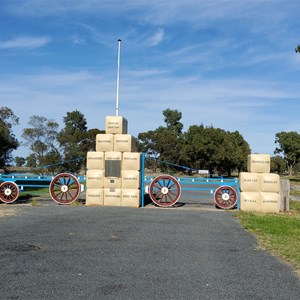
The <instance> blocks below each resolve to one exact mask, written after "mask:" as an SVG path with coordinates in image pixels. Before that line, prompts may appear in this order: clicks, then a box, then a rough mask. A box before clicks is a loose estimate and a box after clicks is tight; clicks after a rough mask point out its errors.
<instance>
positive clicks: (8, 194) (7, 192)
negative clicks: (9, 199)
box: [4, 189, 12, 196]
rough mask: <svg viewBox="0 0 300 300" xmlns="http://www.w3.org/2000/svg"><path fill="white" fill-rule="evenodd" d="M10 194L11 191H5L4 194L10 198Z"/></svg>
mask: <svg viewBox="0 0 300 300" xmlns="http://www.w3.org/2000/svg"><path fill="white" fill-rule="evenodd" d="M11 193H12V191H11V189H5V191H4V194H5V196H10V195H11Z"/></svg>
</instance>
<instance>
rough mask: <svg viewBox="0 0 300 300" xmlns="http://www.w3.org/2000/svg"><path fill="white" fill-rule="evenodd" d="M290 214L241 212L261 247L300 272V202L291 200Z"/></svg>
mask: <svg viewBox="0 0 300 300" xmlns="http://www.w3.org/2000/svg"><path fill="white" fill-rule="evenodd" d="M290 210H291V212H290V213H288V214H277V215H276V214H262V213H248V212H239V213H238V218H239V220H240V222H241V223H242V224H243V226H244V227H245V229H246V230H248V231H250V232H251V233H253V234H255V235H256V236H257V238H258V241H259V247H260V248H261V249H264V250H267V251H269V252H271V253H272V254H274V255H276V256H278V257H280V258H282V259H283V260H284V261H286V262H288V263H290V264H291V265H293V267H294V268H295V270H296V271H297V272H298V274H300V251H299V250H300V203H299V202H295V201H291V202H290Z"/></svg>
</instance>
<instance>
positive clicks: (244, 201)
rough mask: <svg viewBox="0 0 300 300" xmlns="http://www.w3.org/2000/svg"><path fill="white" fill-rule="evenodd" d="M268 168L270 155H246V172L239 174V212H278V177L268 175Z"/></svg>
mask: <svg viewBox="0 0 300 300" xmlns="http://www.w3.org/2000/svg"><path fill="white" fill-rule="evenodd" d="M270 166H271V158H270V155H268V154H250V155H248V163H247V171H248V172H241V173H240V174H239V182H240V190H241V210H245V211H260V212H274V213H276V212H279V209H280V177H279V175H277V174H272V173H270Z"/></svg>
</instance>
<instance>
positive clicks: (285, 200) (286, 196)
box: [279, 179, 290, 212]
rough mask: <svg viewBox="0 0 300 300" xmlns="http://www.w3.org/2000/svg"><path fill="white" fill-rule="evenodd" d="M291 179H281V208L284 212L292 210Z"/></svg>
mask: <svg viewBox="0 0 300 300" xmlns="http://www.w3.org/2000/svg"><path fill="white" fill-rule="evenodd" d="M289 201H290V181H289V180H288V179H281V180H280V208H279V210H280V211H282V212H288V211H290V202H289Z"/></svg>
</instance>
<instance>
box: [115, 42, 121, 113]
mask: <svg viewBox="0 0 300 300" xmlns="http://www.w3.org/2000/svg"><path fill="white" fill-rule="evenodd" d="M121 41H122V40H121V39H118V73H117V97H116V116H118V115H119V89H120V55H121Z"/></svg>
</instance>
